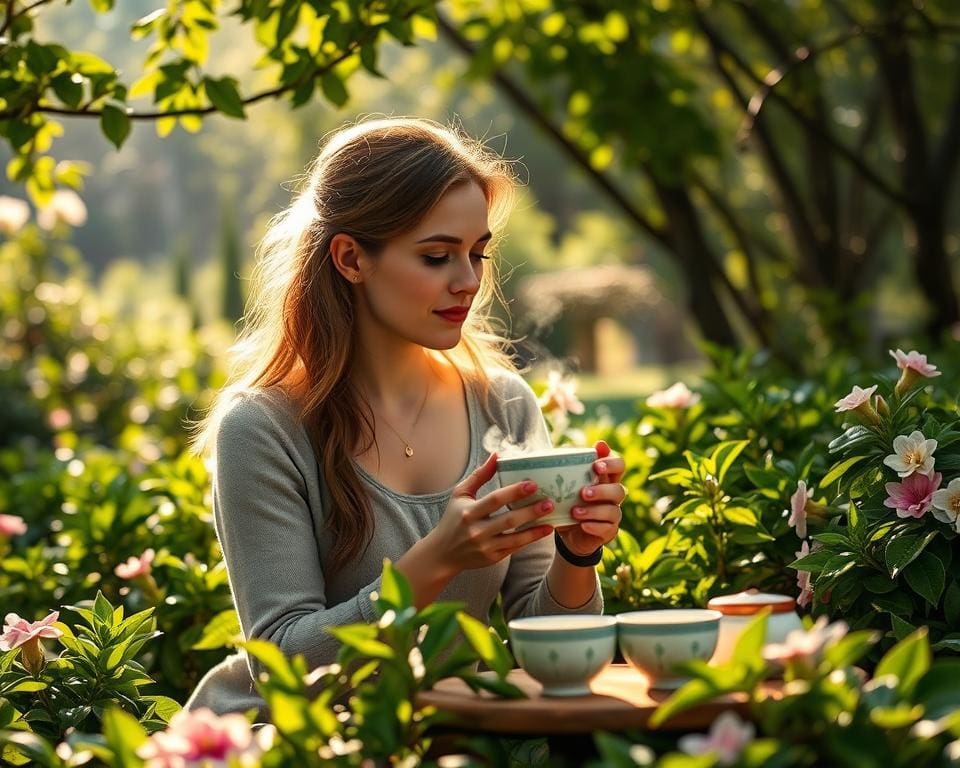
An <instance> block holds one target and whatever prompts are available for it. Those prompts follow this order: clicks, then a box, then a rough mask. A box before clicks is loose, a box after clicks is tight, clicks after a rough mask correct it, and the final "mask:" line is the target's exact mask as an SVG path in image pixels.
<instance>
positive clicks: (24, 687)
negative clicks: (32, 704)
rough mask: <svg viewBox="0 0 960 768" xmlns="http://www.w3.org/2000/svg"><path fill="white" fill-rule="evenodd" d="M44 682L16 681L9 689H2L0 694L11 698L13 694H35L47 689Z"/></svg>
mask: <svg viewBox="0 0 960 768" xmlns="http://www.w3.org/2000/svg"><path fill="white" fill-rule="evenodd" d="M47 687H48V686H47V684H46V683H45V682H43V681H42V680H24V679H20V680H14V681H13V682H12V684H11V686H10V687H9V688H0V694H3V695H4V696H9V695H10V694H11V693H35V692H36V691H42V690H45V689H46V688H47Z"/></svg>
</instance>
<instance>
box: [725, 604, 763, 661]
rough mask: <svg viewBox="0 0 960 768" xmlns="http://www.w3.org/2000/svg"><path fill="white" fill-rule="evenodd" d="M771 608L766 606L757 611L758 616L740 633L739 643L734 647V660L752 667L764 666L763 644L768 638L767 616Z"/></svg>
mask: <svg viewBox="0 0 960 768" xmlns="http://www.w3.org/2000/svg"><path fill="white" fill-rule="evenodd" d="M769 615H770V611H769V609H766V608H764V609H763V610H761V611H759V612H758V613H757V616H756V618H754V619H751V621H750V623H749V624H747V626H746V627H745V628H744V630H743V632H741V633H740V637H738V638H737V644H736V645H735V646H734V647H733V660H734V661H736V662H738V663H740V664H746V665H748V666H749V667H750V668H754V667H756V666H758V665H759V666H761V667H762V666H763V663H764V662H763V644H764V642H766V639H767V617H768V616H769Z"/></svg>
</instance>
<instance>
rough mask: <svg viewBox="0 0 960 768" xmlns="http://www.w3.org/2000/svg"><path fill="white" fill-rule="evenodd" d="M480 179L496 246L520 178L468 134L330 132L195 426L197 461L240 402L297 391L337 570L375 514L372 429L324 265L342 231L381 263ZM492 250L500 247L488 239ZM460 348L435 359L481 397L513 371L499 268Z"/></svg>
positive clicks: (336, 278)
mask: <svg viewBox="0 0 960 768" xmlns="http://www.w3.org/2000/svg"><path fill="white" fill-rule="evenodd" d="M468 182H474V183H476V184H477V185H478V186H479V187H480V188H481V189H482V190H483V193H484V196H485V197H486V199H487V205H488V217H489V220H490V229H491V231H492V232H493V233H494V237H496V234H497V232H498V230H499V229H500V228H501V226H502V224H503V222H504V220H505V218H506V216H507V214H508V213H509V210H510V207H511V206H512V202H513V194H514V191H515V189H516V177H515V176H514V174H513V172H512V169H511V167H510V165H509V164H508V163H507V162H506V161H505V160H504V159H503V158H501V157H500V156H499V155H498V154H496V153H495V152H493V151H492V150H490V149H489V148H487V147H486V146H484V145H483V144H481V143H480V142H478V141H476V140H475V139H472V138H470V137H468V136H466V135H465V134H464V133H463V132H462V131H461V130H459V129H458V128H446V127H444V126H442V125H440V124H438V123H434V122H432V121H429V120H423V119H419V118H389V119H378V120H368V121H364V122H360V123H358V124H356V125H352V126H349V127H347V128H344V129H342V130H340V131H338V132H337V133H335V134H334V135H333V136H332V137H331V138H329V140H328V141H327V142H326V143H325V145H324V146H323V148H322V150H321V152H320V154H319V156H318V157H317V159H316V160H315V161H314V163H313V164H312V166H311V167H310V169H309V170H308V174H307V177H306V184H305V185H304V186H303V188H302V189H301V190H300V191H299V192H298V193H297V195H296V196H295V198H294V200H293V202H292V204H291V206H290V207H289V208H288V209H287V210H285V211H284V212H283V213H281V214H279V215H278V216H276V217H275V218H274V219H273V220H272V221H271V222H270V226H269V227H268V231H267V233H266V235H265V236H264V238H263V240H262V241H261V243H260V246H259V248H258V251H257V258H256V264H255V266H254V269H253V273H252V275H251V290H250V294H249V297H248V299H247V311H246V314H245V316H244V324H243V329H242V331H241V332H240V334H239V336H238V339H237V342H236V344H234V346H233V347H231V350H230V362H231V370H230V374H229V378H228V380H227V383H226V385H225V386H224V387H223V388H222V389H221V390H220V391H219V392H218V393H217V396H216V398H215V400H214V403H213V405H212V407H211V409H210V411H209V412H208V414H207V415H206V417H205V418H204V419H203V420H202V421H201V422H200V423H199V425H198V429H197V432H196V434H195V438H194V448H195V449H196V450H197V451H198V452H208V451H209V452H212V451H213V449H214V446H215V440H214V436H215V434H216V432H217V430H218V428H219V425H220V422H221V421H222V419H223V417H224V415H225V414H226V413H227V411H229V409H230V406H231V402H232V400H233V398H234V396H235V395H236V394H237V393H239V392H244V391H249V390H251V389H256V388H267V387H273V386H285V385H287V384H289V383H290V382H291V381H292V380H293V379H294V378H298V379H300V380H301V381H302V382H303V386H302V391H303V392H304V393H305V394H304V395H303V397H302V400H301V403H300V404H301V406H302V407H301V413H300V418H301V419H302V421H303V424H304V427H305V428H306V431H307V434H308V435H309V436H310V439H311V442H312V444H313V447H314V450H315V451H316V454H317V456H318V458H319V460H320V461H319V463H320V467H321V469H322V472H323V477H324V480H325V483H326V486H327V488H328V490H329V492H330V498H331V500H332V506H331V508H330V509H329V510H326V513H327V514H326V520H327V527H328V530H329V532H330V534H331V536H332V537H333V540H334V541H336V543H337V546H336V547H335V548H334V550H333V551H334V555H333V562H332V563H330V564H329V566H328V568H329V570H330V572H331V573H333V572H336V571H338V570H340V569H341V568H342V567H343V565H344V564H346V563H347V562H349V561H350V560H351V559H353V558H354V557H356V556H357V555H359V554H360V553H361V552H362V550H363V549H364V547H365V546H366V544H367V542H368V541H369V539H370V536H371V534H372V530H373V524H374V521H373V515H372V511H371V509H370V503H369V499H368V497H367V494H366V492H365V491H364V488H363V485H362V484H361V481H360V478H359V476H358V474H357V472H356V469H355V467H354V464H353V461H352V457H353V456H354V454H355V452H356V451H357V449H358V448H359V447H360V445H362V443H363V441H364V440H366V441H367V445H369V444H370V442H369V441H372V440H373V439H374V438H373V429H372V425H371V424H370V421H369V417H368V416H367V408H366V407H365V404H364V403H363V401H362V399H361V398H360V396H359V394H358V393H357V392H356V391H355V388H354V387H353V386H352V385H351V378H350V373H351V367H352V365H353V359H354V344H355V339H354V323H353V320H354V307H353V299H352V292H351V290H350V288H349V286H348V284H347V281H346V279H345V278H344V277H343V276H342V275H341V274H340V273H339V272H338V271H337V270H336V268H335V267H334V265H333V263H332V259H331V258H330V241H331V240H332V239H333V236H334V235H336V234H337V233H340V232H343V233H346V234H349V235H351V236H352V237H354V238H355V239H356V240H357V242H359V243H360V244H361V245H362V246H363V247H364V249H366V250H368V251H369V252H370V253H373V254H376V253H377V252H378V251H379V250H380V249H381V248H382V247H383V245H384V244H385V243H386V242H387V241H388V240H390V239H391V238H394V237H396V236H398V235H401V234H403V233H405V232H407V231H409V230H410V229H412V228H413V227H414V226H416V225H417V223H419V221H420V220H421V219H422V218H423V217H424V216H425V215H426V214H427V213H428V212H429V211H430V209H431V208H433V206H434V205H435V204H436V203H437V202H438V201H439V199H440V197H441V196H442V195H443V194H444V193H445V192H447V191H448V190H449V189H451V188H452V187H454V186H456V185H458V184H462V183H468ZM491 245H495V243H491ZM488 264H490V266H491V268H490V269H488V270H486V271H485V274H484V277H483V280H482V281H481V284H480V290H479V292H478V294H477V295H476V297H475V298H474V301H473V304H472V308H471V312H470V315H469V317H468V319H467V321H466V323H465V324H464V326H463V333H462V336H461V339H460V342H459V344H458V345H457V346H456V347H454V348H453V349H450V350H445V351H441V352H437V351H430V353H431V354H433V355H438V356H442V357H444V358H446V359H447V360H448V361H449V362H450V363H451V364H453V365H455V366H456V367H457V368H458V370H459V371H460V372H461V374H462V375H463V376H464V377H465V378H467V379H468V380H470V381H472V382H474V383H475V384H479V386H480V388H481V391H482V393H484V394H485V393H486V391H487V388H488V385H489V379H488V377H487V374H486V372H485V369H487V368H489V367H503V368H512V364H511V362H510V358H509V356H508V355H507V354H506V352H505V351H504V349H505V340H504V338H503V336H502V335H501V334H500V333H499V332H498V331H497V330H496V329H495V325H494V323H493V322H492V320H491V317H490V306H491V304H492V302H493V300H494V299H495V298H498V297H499V292H498V287H497V278H496V269H495V261H494V260H491V261H490V262H488Z"/></svg>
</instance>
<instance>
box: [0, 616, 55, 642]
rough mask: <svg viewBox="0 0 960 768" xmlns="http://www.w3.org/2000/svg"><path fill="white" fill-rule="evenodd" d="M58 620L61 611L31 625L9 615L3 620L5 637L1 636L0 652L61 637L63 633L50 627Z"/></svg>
mask: <svg viewBox="0 0 960 768" xmlns="http://www.w3.org/2000/svg"><path fill="white" fill-rule="evenodd" d="M58 618H60V612H59V611H53V613H51V614H50V615H49V616H47V617H46V618H45V619H41V620H40V621H35V622H33V623H30V622H29V621H27V620H26V619H24V618H21V617H20V616H18V615H17V614H15V613H8V614H7V616H6V618H5V619H4V620H3V635H2V636H0V651H12V650H13V649H14V648H19V647H20V646H21V645H26V644H27V643H29V642H30V641H32V640H36V641H37V642H39V638H41V637H60V635H62V634H63V632H62V631H61V630H59V629H57V628H56V627H53V626H50V625H51V624H53V623H54V622H55V621H56V620H57V619H58Z"/></svg>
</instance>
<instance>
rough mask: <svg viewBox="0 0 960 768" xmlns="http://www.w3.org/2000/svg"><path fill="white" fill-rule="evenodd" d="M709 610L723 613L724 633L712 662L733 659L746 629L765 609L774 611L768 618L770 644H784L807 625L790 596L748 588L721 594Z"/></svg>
mask: <svg viewBox="0 0 960 768" xmlns="http://www.w3.org/2000/svg"><path fill="white" fill-rule="evenodd" d="M707 608H711V609H713V610H715V611H720V613H722V614H723V618H722V619H720V634H719V637H718V638H717V650H716V651H715V652H714V654H713V658H712V661H713V662H714V663H715V664H722V663H724V662H726V661H729V660H730V657H731V656H733V648H734V646H735V645H736V644H737V640H739V639H740V635H741V634H742V633H743V630H745V629H746V628H747V625H748V624H749V623H750V622H751V621H753V620H754V618H756V615H757V614H758V613H760V611H762V610H763V609H764V608H770V615H769V616H768V617H767V639H766V642H768V643H782V642H783V641H784V640H786V639H787V634H788V633H789V632H791V631H792V630H795V629H803V623H802V622H801V621H800V617H799V616H798V615H797V601H796V600H794V599H793V598H792V597H790V596H789V595H776V594H773V593H771V592H760V591H758V590H756V589H747V590H744V591H743V592H737V593H736V594H732V595H719V596H717V597H714V598H712V599H711V600H710V601H709V602H708V603H707Z"/></svg>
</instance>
